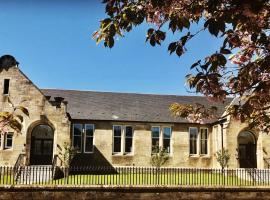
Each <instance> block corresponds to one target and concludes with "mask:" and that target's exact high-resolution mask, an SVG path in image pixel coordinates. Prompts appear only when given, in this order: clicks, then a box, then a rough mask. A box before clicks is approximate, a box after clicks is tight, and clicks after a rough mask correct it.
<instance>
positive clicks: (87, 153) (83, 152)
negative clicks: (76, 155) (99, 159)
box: [83, 151, 94, 154]
mask: <svg viewBox="0 0 270 200" xmlns="http://www.w3.org/2000/svg"><path fill="white" fill-rule="evenodd" d="M83 153H85V154H93V153H94V151H91V152H85V151H84V152H83Z"/></svg>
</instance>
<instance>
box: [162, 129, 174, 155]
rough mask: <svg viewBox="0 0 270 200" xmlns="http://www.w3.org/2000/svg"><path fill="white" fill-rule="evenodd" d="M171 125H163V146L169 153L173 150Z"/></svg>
mask: <svg viewBox="0 0 270 200" xmlns="http://www.w3.org/2000/svg"><path fill="white" fill-rule="evenodd" d="M171 135H172V129H171V127H163V148H164V149H165V150H166V152H167V153H170V152H171Z"/></svg>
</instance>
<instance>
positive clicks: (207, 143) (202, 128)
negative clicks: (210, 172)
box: [199, 127, 209, 156]
mask: <svg viewBox="0 0 270 200" xmlns="http://www.w3.org/2000/svg"><path fill="white" fill-rule="evenodd" d="M201 130H207V139H206V145H207V153H206V154H205V153H202V152H201V146H202V143H201V141H202V132H201ZM204 140H205V139H204ZM199 143H200V155H202V156H207V155H209V129H208V128H206V127H201V128H200V142H199Z"/></svg>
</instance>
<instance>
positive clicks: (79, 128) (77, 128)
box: [73, 124, 82, 136]
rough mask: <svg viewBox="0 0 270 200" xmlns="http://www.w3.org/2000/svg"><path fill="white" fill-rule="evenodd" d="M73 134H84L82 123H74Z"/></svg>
mask: <svg viewBox="0 0 270 200" xmlns="http://www.w3.org/2000/svg"><path fill="white" fill-rule="evenodd" d="M73 127H74V128H73V134H74V135H80V136H81V135H82V124H74V125H73Z"/></svg>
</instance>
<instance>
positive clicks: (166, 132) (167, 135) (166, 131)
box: [163, 127, 172, 139]
mask: <svg viewBox="0 0 270 200" xmlns="http://www.w3.org/2000/svg"><path fill="white" fill-rule="evenodd" d="M171 132H172V131H171V128H170V127H164V128H163V136H164V138H165V139H170V138H171Z"/></svg>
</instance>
